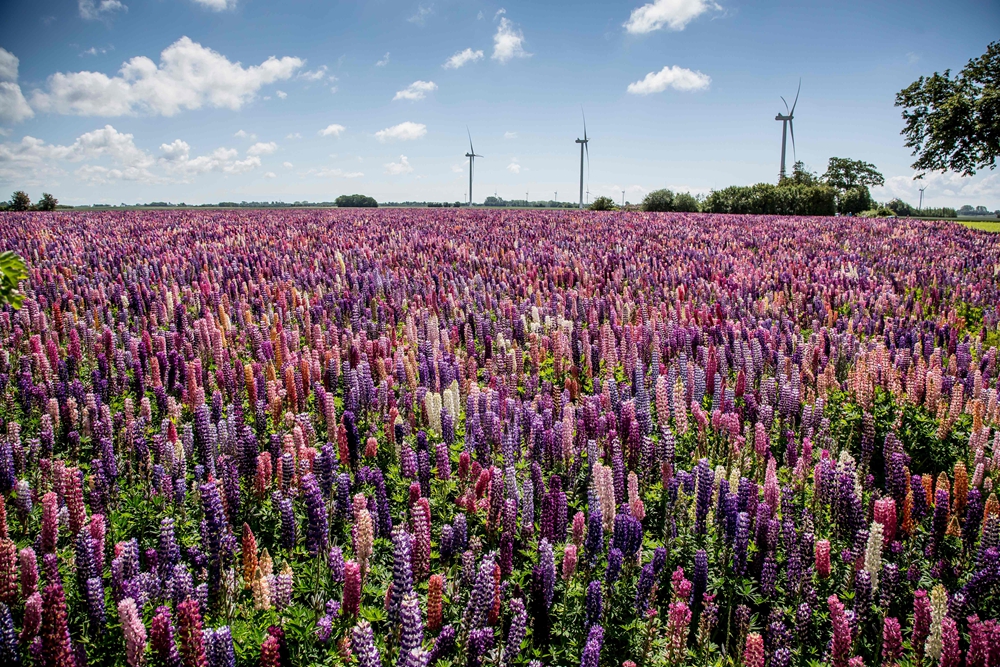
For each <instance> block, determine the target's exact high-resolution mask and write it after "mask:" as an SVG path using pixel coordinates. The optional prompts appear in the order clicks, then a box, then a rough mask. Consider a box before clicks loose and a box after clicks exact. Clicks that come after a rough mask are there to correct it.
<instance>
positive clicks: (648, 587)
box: [635, 563, 656, 614]
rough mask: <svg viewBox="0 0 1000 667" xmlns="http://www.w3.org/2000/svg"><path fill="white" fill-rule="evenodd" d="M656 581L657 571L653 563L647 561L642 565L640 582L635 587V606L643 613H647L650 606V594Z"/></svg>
mask: <svg viewBox="0 0 1000 667" xmlns="http://www.w3.org/2000/svg"><path fill="white" fill-rule="evenodd" d="M654 583H656V573H655V572H654V570H653V564H652V563H646V564H645V565H643V566H642V571H641V572H640V573H639V583H638V584H636V587H635V606H636V609H637V610H638V611H639V612H641V613H642V614H645V613H646V609H647V608H648V607H649V594H650V592H651V591H652V590H653V584H654Z"/></svg>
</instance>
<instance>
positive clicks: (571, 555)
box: [562, 544, 576, 581]
mask: <svg viewBox="0 0 1000 667" xmlns="http://www.w3.org/2000/svg"><path fill="white" fill-rule="evenodd" d="M574 572H576V545H575V544H568V545H566V550H565V551H564V552H563V564H562V577H563V581H569V580H570V579H572V578H573V573H574Z"/></svg>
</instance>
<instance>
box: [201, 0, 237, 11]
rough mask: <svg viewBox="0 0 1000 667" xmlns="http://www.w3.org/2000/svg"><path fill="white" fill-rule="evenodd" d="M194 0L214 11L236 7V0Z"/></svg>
mask: <svg viewBox="0 0 1000 667" xmlns="http://www.w3.org/2000/svg"><path fill="white" fill-rule="evenodd" d="M194 2H195V3H197V4H199V5H201V6H202V7H205V8H206V9H211V10H212V11H213V12H223V11H225V10H227V9H233V8H234V7H236V0H194Z"/></svg>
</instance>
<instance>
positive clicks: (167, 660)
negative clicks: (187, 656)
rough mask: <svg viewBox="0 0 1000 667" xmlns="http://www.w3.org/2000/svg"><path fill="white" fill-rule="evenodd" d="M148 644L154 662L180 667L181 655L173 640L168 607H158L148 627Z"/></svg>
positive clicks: (165, 665) (172, 627)
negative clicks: (154, 659)
mask: <svg viewBox="0 0 1000 667" xmlns="http://www.w3.org/2000/svg"><path fill="white" fill-rule="evenodd" d="M149 645H150V648H151V649H152V653H153V655H154V656H155V658H156V662H157V663H158V664H160V665H164V667H180V665H181V656H180V654H179V653H178V651H177V643H176V642H175V641H174V626H173V623H172V622H171V620H170V608H169V607H158V608H157V610H156V615H155V616H153V622H152V624H151V625H150V628H149Z"/></svg>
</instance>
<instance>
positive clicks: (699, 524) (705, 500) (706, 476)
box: [694, 459, 713, 535]
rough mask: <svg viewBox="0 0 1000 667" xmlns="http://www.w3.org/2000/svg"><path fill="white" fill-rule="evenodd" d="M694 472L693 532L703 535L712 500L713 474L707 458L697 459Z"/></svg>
mask: <svg viewBox="0 0 1000 667" xmlns="http://www.w3.org/2000/svg"><path fill="white" fill-rule="evenodd" d="M695 474H696V475H697V477H698V498H697V501H696V503H695V519H694V532H695V534H696V535H704V534H705V530H706V519H707V518H708V510H709V506H710V504H711V501H712V478H713V474H712V469H711V468H710V467H709V464H708V459H701V460H699V461H698V465H697V466H696V472H695Z"/></svg>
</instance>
